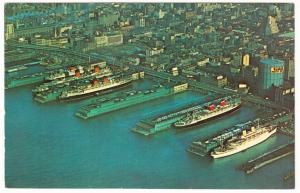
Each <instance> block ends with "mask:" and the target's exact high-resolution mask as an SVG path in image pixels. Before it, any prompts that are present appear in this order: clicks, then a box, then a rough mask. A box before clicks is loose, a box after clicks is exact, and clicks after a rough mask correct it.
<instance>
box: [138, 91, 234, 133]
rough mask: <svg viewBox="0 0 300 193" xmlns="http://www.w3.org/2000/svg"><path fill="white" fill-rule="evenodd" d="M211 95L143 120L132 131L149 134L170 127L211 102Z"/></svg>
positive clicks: (215, 96)
mask: <svg viewBox="0 0 300 193" xmlns="http://www.w3.org/2000/svg"><path fill="white" fill-rule="evenodd" d="M217 96H219V95H214V96H213V97H214V98H218V97H217ZM211 97H212V96H211V95H208V96H206V98H205V101H206V102H201V103H199V102H193V103H191V104H187V105H185V106H184V107H179V108H178V109H175V110H173V111H171V112H167V113H165V114H162V115H158V116H155V117H153V118H148V119H144V120H141V121H140V122H139V123H137V125H136V127H135V128H133V129H132V131H134V132H136V133H139V134H143V135H145V136H147V135H152V134H155V133H157V132H160V131H163V130H166V129H169V128H170V127H171V125H172V124H173V123H175V122H176V121H178V120H180V119H181V118H183V117H184V116H185V115H186V114H188V113H190V112H192V111H195V110H198V109H201V108H203V107H204V106H205V105H208V104H209V103H210V102H211V99H210V98H211ZM229 97H230V96H229ZM225 99H226V98H225Z"/></svg>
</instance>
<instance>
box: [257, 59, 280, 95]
mask: <svg viewBox="0 0 300 193" xmlns="http://www.w3.org/2000/svg"><path fill="white" fill-rule="evenodd" d="M259 74H260V77H259V90H260V95H264V94H266V93H267V92H268V90H269V89H270V88H271V87H272V86H282V85H283V77H284V61H282V60H278V59H274V58H266V59H262V60H260V64H259Z"/></svg>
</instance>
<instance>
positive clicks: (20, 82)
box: [5, 73, 46, 88]
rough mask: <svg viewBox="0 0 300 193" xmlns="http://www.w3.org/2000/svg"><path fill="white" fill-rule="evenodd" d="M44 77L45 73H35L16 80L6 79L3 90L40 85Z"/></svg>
mask: <svg viewBox="0 0 300 193" xmlns="http://www.w3.org/2000/svg"><path fill="white" fill-rule="evenodd" d="M45 76H46V75H45V73H36V74H31V75H25V76H21V77H16V78H8V79H6V81H5V88H15V87H19V86H25V85H30V84H36V83H42V82H43V81H44V79H45Z"/></svg>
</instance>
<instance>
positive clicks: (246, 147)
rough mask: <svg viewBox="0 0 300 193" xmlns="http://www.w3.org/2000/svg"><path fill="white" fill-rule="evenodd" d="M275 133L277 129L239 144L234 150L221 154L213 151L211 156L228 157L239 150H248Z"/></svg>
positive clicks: (215, 157)
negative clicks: (241, 144)
mask: <svg viewBox="0 0 300 193" xmlns="http://www.w3.org/2000/svg"><path fill="white" fill-rule="evenodd" d="M274 133H276V129H274V130H272V131H270V132H268V133H267V134H264V135H263V136H260V137H258V138H257V139H256V140H253V141H250V142H246V144H244V145H243V146H238V147H237V148H235V149H233V150H232V151H228V152H224V153H221V154H215V153H214V152H212V153H211V156H212V157H213V158H214V159H217V158H222V157H227V156H230V155H233V154H236V153H239V152H241V151H244V150H246V149H248V148H250V147H253V146H255V145H257V144H259V143H262V142H264V141H265V140H267V139H268V138H269V137H270V136H271V135H273V134H274Z"/></svg>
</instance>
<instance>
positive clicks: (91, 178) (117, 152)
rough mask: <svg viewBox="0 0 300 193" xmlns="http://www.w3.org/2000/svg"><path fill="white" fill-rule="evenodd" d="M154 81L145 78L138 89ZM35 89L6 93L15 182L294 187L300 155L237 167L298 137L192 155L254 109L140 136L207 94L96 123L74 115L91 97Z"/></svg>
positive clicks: (8, 168)
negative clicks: (49, 97)
mask: <svg viewBox="0 0 300 193" xmlns="http://www.w3.org/2000/svg"><path fill="white" fill-rule="evenodd" d="M149 84H150V83H149V82H147V81H145V82H139V83H135V84H134V85H133V87H139V88H141V87H143V86H144V85H149ZM30 89H31V87H23V88H16V89H11V90H6V91H5V110H6V118H5V137H6V139H5V180H6V186H7V187H43V188H63V187H69V188H88V187H95V188H121V187H123V188H292V187H294V181H293V180H289V181H286V182H285V181H283V180H282V177H283V175H285V174H286V173H288V172H289V171H290V170H292V169H293V168H294V162H293V157H287V158H284V159H282V160H279V161H277V162H274V163H273V164H271V165H268V166H265V167H263V168H261V169H259V170H258V171H256V172H254V173H253V174H251V175H246V174H244V173H243V172H241V171H238V170H236V169H235V168H236V167H237V166H238V165H239V164H241V163H243V162H245V161H246V160H248V159H250V158H253V157H255V156H257V155H259V154H261V153H263V152H265V151H267V150H270V149H272V148H273V147H276V146H278V145H281V144H285V143H287V142H288V141H289V140H290V138H288V137H286V136H283V135H276V136H274V137H272V138H271V139H269V140H267V141H266V142H264V143H262V144H260V145H257V146H255V147H253V148H251V149H248V150H247V151H246V152H243V153H239V154H236V155H233V156H231V157H228V158H224V159H219V160H213V159H211V158H209V157H198V156H194V155H193V154H190V153H188V152H186V148H187V147H188V146H189V145H190V143H191V141H192V140H193V139H195V138H196V137H199V136H208V135H210V134H213V133H215V132H217V131H219V130H221V129H223V128H227V127H230V126H232V125H234V124H236V123H240V122H243V121H247V120H250V119H252V118H254V117H255V112H256V110H255V109H254V108H250V107H247V106H244V107H242V108H241V109H239V110H238V111H236V112H234V113H232V114H230V115H226V116H225V117H222V118H220V119H216V120H213V121H210V122H208V123H207V124H204V125H201V126H199V128H196V129H193V130H187V131H184V132H178V131H176V130H174V129H170V130H167V131H164V132H161V133H158V134H156V135H154V136H151V137H145V136H142V135H139V134H136V133H133V132H132V131H131V129H132V128H133V127H135V125H136V123H137V122H138V121H140V120H141V119H144V118H147V117H149V116H154V115H157V114H160V113H163V112H166V111H169V110H171V109H172V108H174V107H176V106H180V105H183V104H185V103H187V102H188V101H189V100H195V99H197V98H198V99H200V100H201V98H202V97H203V96H201V95H200V94H197V93H192V92H186V93H181V94H177V95H175V96H170V97H167V98H163V99H161V100H156V101H151V102H147V103H144V104H141V105H137V106H134V107H130V108H126V109H122V110H119V111H116V112H113V113H108V114H105V115H102V116H99V117H96V118H93V119H90V120H81V119H79V118H77V117H76V116H74V113H75V111H76V110H78V108H79V107H81V106H82V105H83V104H84V103H86V101H79V102H70V103H63V104H62V103H56V102H54V103H50V104H38V103H36V102H35V101H33V100H32V96H31V92H30Z"/></svg>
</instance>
